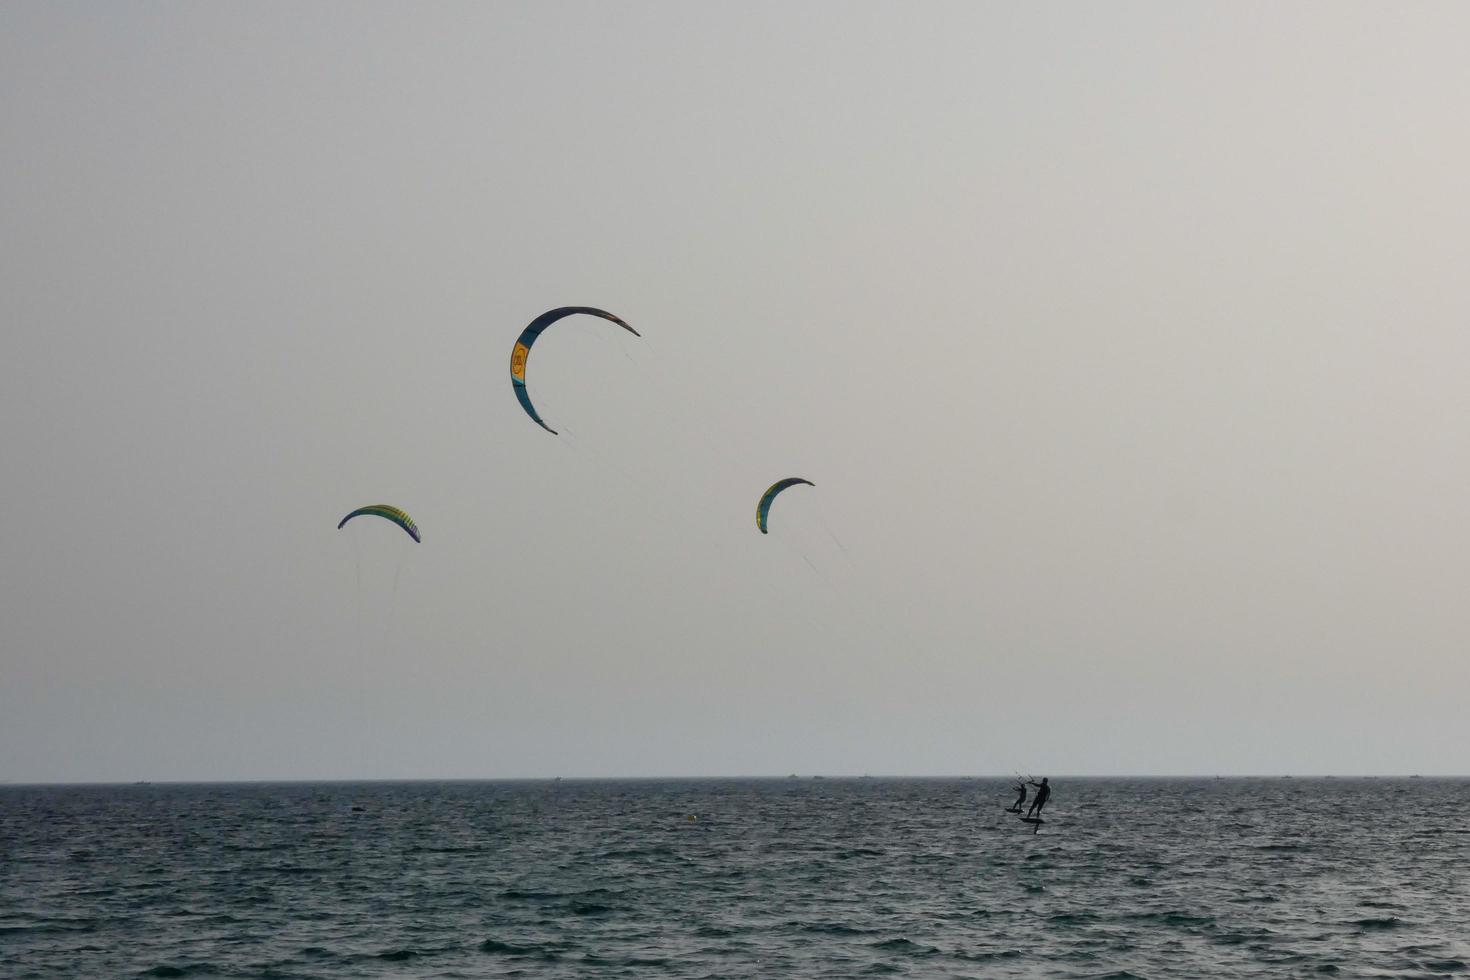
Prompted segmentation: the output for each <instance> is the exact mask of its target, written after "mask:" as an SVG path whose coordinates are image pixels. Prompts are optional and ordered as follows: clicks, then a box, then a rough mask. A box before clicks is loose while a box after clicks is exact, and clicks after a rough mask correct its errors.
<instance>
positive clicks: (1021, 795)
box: [1007, 779, 1026, 813]
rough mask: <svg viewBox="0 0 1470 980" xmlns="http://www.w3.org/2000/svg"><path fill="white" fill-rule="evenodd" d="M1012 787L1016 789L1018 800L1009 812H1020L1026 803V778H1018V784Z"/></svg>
mask: <svg viewBox="0 0 1470 980" xmlns="http://www.w3.org/2000/svg"><path fill="white" fill-rule="evenodd" d="M1011 789H1013V790H1015V791H1016V802H1015V803H1014V804H1012V805H1011V808H1010V810H1009V811H1007V812H1009V813H1020V812H1021V807H1023V806H1025V805H1026V780H1024V779H1017V780H1016V785H1014V786H1012V787H1011Z"/></svg>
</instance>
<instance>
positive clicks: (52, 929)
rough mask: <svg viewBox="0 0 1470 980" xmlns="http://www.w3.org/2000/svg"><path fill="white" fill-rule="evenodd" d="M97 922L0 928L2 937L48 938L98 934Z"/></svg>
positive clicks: (45, 923)
mask: <svg viewBox="0 0 1470 980" xmlns="http://www.w3.org/2000/svg"><path fill="white" fill-rule="evenodd" d="M96 931H97V920H95V919H75V920H71V921H62V922H43V923H41V924H39V925H34V926H0V936H28V935H33V936H48V935H55V934H58V933H65V932H96Z"/></svg>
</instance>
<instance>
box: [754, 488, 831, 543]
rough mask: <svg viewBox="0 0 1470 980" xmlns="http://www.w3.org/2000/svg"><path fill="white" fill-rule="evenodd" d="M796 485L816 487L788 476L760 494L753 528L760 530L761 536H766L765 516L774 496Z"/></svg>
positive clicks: (769, 510) (769, 509)
mask: <svg viewBox="0 0 1470 980" xmlns="http://www.w3.org/2000/svg"><path fill="white" fill-rule="evenodd" d="M798 483H805V484H806V485H807V486H809V487H814V486H816V484H815V483H813V482H812V481H811V480H803V479H802V478H801V477H799V476H788V477H787V478H786V479H784V480H777V481H776V482H775V483H773V484H771V486H770V489H768V490H767V491H766V492H765V493H763V494H761V499H760V503H758V504H756V505H755V526H756V527H758V528H760V531H761V533H762V534H766V533H767V531H766V515H767V514H769V513H770V512H771V501H773V500H775V499H776V494H778V493H780V492H781V491H782V490H785V489H786V488H787V487H794V486H796V485H797V484H798Z"/></svg>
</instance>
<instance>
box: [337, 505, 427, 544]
mask: <svg viewBox="0 0 1470 980" xmlns="http://www.w3.org/2000/svg"><path fill="white" fill-rule="evenodd" d="M364 514H370V515H372V516H373V517H381V518H383V520H385V521H392V522H393V523H394V524H397V525H398V526H399V527H401V528H403V530H404V531H405V532H407V534H408V536H409V537H411V538H413V539H414V540H415V541H418V542H420V543H422V539H421V538H420V537H419V526H418V525H417V524H415V523H414V522H413V518H412V517H409V516H408V514H407V513H405V512H404V511H403V510H401V509H399V508H397V507H394V506H392V505H391V504H370V505H368V506H367V507H359V508H357V510H355V511H353V512H352V513H350V514H348V515H347V516H346V517H344V518H342V521H341V523H339V524H338V525H337V530H339V531H340V530H342V527H343V525H345V524H346V523H347V522H348V521H350V520H352V519H353V518H354V517H361V516H363V515H364Z"/></svg>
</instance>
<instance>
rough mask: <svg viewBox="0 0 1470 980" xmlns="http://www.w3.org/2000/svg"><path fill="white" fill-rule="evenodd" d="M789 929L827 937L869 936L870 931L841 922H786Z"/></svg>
mask: <svg viewBox="0 0 1470 980" xmlns="http://www.w3.org/2000/svg"><path fill="white" fill-rule="evenodd" d="M786 926H787V928H789V929H800V930H801V931H802V932H815V933H819V934H822V935H827V936H867V935H871V934H872V931H873V930H871V929H858V928H856V927H855V926H850V925H847V924H845V923H842V922H788V923H786Z"/></svg>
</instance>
